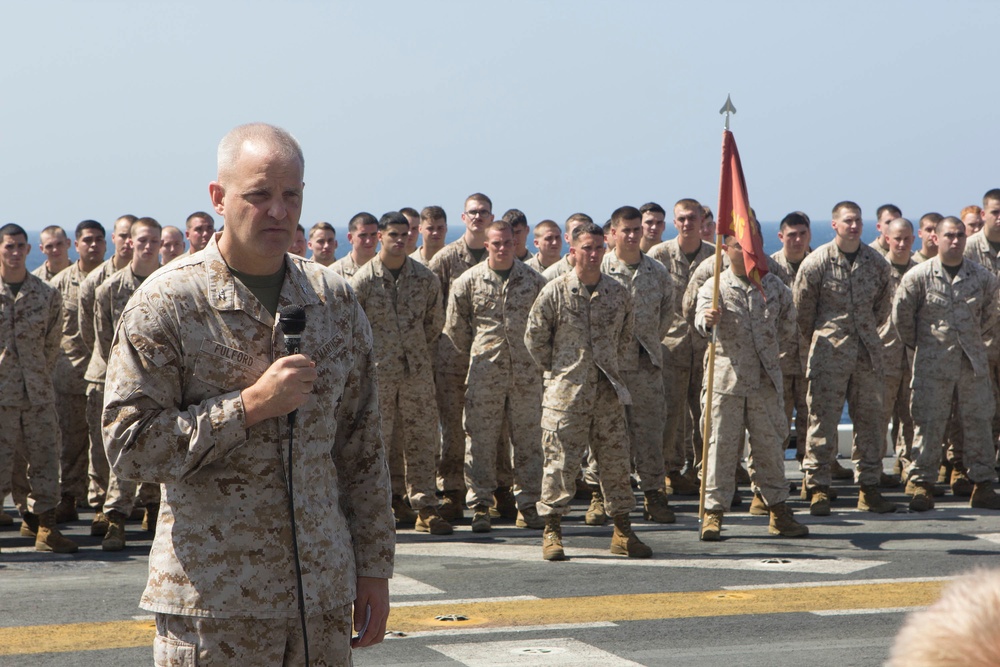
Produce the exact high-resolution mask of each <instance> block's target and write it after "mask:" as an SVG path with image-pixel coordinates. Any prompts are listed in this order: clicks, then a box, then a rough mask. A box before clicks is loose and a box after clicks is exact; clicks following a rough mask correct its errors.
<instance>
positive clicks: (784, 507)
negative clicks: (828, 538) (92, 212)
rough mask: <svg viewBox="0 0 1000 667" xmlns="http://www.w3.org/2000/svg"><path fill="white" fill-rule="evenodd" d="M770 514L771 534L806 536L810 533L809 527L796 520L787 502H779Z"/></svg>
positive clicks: (768, 528) (768, 529)
mask: <svg viewBox="0 0 1000 667" xmlns="http://www.w3.org/2000/svg"><path fill="white" fill-rule="evenodd" d="M770 514H771V522H770V523H769V524H768V526H767V532H769V533H770V534H772V535H781V536H782V537H805V536H806V535H808V534H809V528H808V527H807V526H805V525H803V524H801V523H799V522H798V521H796V520H795V517H794V516H792V508H791V507H789V506H788V504H787V503H778V504H777V505H775V506H774V507H772V508H771V512H770Z"/></svg>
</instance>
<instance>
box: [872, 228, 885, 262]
mask: <svg viewBox="0 0 1000 667" xmlns="http://www.w3.org/2000/svg"><path fill="white" fill-rule="evenodd" d="M881 238H882V233H881V232H879V235H878V238H876V239H875V240H874V241H872V242H871V243H869V244H868V247H869V248H871V249H872V250H876V251H878V254H880V255H882V256H883V257H885V256H886V255H888V254H889V248H887V247H886V246H884V245H882V242H881V241H880V240H879V239H881Z"/></svg>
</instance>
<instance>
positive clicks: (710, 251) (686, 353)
mask: <svg viewBox="0 0 1000 667" xmlns="http://www.w3.org/2000/svg"><path fill="white" fill-rule="evenodd" d="M714 254H715V247H714V246H712V245H711V244H709V243H705V242H704V241H702V243H701V248H699V249H698V254H697V255H695V258H694V260H693V261H691V262H689V261H688V259H687V257H686V256H685V255H684V253H683V252H681V247H680V244H678V243H677V239H676V238H672V239H670V240H669V241H664V242H663V243H657V244H656V245H655V246H653V247H652V248H650V249H649V253H648V255H649V256H650V257H651V258H652V259H655V260H656V261H657V262H659V263H660V264H662V265H663V266H665V267H667V271H668V272H670V277H671V278H673V281H674V290H675V291H676V294H677V296H678V297H680V298H675V299H674V316H673V322H672V323H671V325H670V329H669V331H667V335H666V336H664V337H663V345H664V346H665V347H666V350H665V352H666V355H665V359H664V361H665V362H666V363H667V364H670V365H671V366H679V367H681V368H687V367H691V366H692V365H693V364H695V363H698V364H700V363H701V355H700V354H697V353H696V351H695V348H694V346H693V344H692V339H691V327H690V325H689V323H688V321H687V320H685V319H684V315H683V312H682V306H683V295H684V291H685V290H686V289H687V286H688V282H689V280H688V279H689V278H690V277H691V273H692V272H693V271H694V270H695V269H696V268H698V265H699V264H701V263H702V262H703V261H705V260H706V259H709V258H710V257H712V256H713V255H714ZM702 349H703V350H704V348H702Z"/></svg>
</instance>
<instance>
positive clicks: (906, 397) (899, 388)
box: [878, 256, 916, 461]
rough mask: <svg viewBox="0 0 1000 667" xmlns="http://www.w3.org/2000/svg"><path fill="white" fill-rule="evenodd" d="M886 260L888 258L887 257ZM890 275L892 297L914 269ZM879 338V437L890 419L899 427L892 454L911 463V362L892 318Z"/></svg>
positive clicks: (894, 272) (912, 265) (888, 320)
mask: <svg viewBox="0 0 1000 667" xmlns="http://www.w3.org/2000/svg"><path fill="white" fill-rule="evenodd" d="M886 259H887V260H888V256H886ZM890 266H892V271H891V272H890V273H889V280H890V287H889V292H890V294H895V293H896V290H897V289H898V288H899V283H900V282H901V281H902V279H903V274H905V273H906V272H908V271H909V270H910V269H912V268H913V267H915V266H916V263H915V262H914V261H913V260H912V259H911V260H910V261H909V263H908V264H907V265H906V267H905V268H904V269H903V270H902V272H900V269H899V268H897V267H896V266H895V265H890ZM878 334H879V337H881V339H882V343H883V344H884V345H885V399H884V401H885V402H884V403H883V405H882V424H881V426H880V431H879V432H880V433H881V434H882V435H883V437H885V434H886V433H888V431H889V425H890V424H891V423H892V421H893V419H895V420H896V422H897V423H898V429H899V433H898V435H897V437H896V438H895V439H894V440H893V441H892V448H893V452H894V453H895V454H896V456H897V457H898V458H899V459H900V460H903V461H909V460H910V449H911V448H912V446H913V419H912V418H911V417H910V380H911V372H910V363H911V361H912V358H911V356H910V354H909V353H908V352H907V350H906V346H905V345H903V343H902V341H900V340H899V334H897V333H896V327H894V326H893V325H892V318H891V317H889V318H886V321H885V323H884V324H882V326H880V327H879V330H878Z"/></svg>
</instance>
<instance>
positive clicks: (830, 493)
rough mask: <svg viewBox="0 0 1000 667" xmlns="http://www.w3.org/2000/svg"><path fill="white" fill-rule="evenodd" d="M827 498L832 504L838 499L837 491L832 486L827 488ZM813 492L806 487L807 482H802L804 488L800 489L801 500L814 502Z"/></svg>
mask: <svg viewBox="0 0 1000 667" xmlns="http://www.w3.org/2000/svg"><path fill="white" fill-rule="evenodd" d="M823 488H824V489H825V493H826V498H827V500H829V501H830V502H831V503H832V502H833V501H834V500H836V499H837V490H836V489H835V488H833V487H832V486H825V487H823ZM812 495H813V490H812V489H810V488H809V487H808V486H806V483H805V480H803V481H802V488H800V489H799V499H800V500H812Z"/></svg>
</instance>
